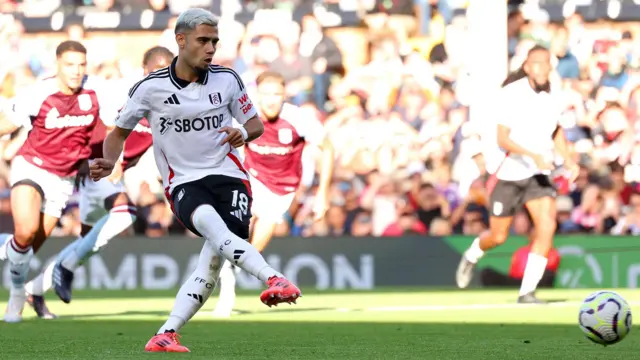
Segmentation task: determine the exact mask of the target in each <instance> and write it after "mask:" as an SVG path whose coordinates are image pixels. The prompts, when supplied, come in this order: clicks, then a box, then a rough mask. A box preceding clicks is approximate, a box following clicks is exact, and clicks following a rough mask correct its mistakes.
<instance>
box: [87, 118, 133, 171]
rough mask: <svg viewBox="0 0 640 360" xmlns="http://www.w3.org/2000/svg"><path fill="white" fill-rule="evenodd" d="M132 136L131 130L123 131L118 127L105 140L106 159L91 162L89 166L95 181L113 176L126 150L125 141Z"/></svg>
mask: <svg viewBox="0 0 640 360" xmlns="http://www.w3.org/2000/svg"><path fill="white" fill-rule="evenodd" d="M129 134H131V130H130V129H123V128H121V127H118V126H116V127H115V128H114V129H113V130H112V131H111V132H110V133H109V135H107V137H106V138H105V139H104V144H103V145H102V152H103V154H104V158H102V159H95V160H93V161H91V164H90V165H89V170H90V176H91V179H93V181H98V180H100V179H102V178H105V177H107V176H109V175H111V172H112V171H113V168H114V167H115V165H116V162H117V161H118V158H119V157H120V154H121V153H122V149H123V148H124V141H125V140H126V139H127V137H128V136H129Z"/></svg>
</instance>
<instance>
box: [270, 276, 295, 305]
mask: <svg viewBox="0 0 640 360" xmlns="http://www.w3.org/2000/svg"><path fill="white" fill-rule="evenodd" d="M267 286H268V287H269V288H268V289H267V290H265V291H263V292H262V294H261V295H260V300H261V301H262V302H263V303H264V304H265V305H268V306H269V307H271V306H273V305H275V306H278V304H280V303H285V302H286V303H289V304H291V303H294V304H295V303H296V300H297V299H298V298H299V297H302V293H300V289H298V287H297V286H295V285H293V283H291V282H290V281H289V280H287V279H285V278H281V277H277V276H272V277H270V278H269V279H268V280H267Z"/></svg>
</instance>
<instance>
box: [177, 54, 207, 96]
mask: <svg viewBox="0 0 640 360" xmlns="http://www.w3.org/2000/svg"><path fill="white" fill-rule="evenodd" d="M177 61H178V57H177V56H176V57H175V58H173V61H172V62H171V66H169V78H170V79H171V82H172V83H173V85H175V87H177V88H178V89H182V88H186V87H187V86H189V84H191V83H190V82H189V81H187V80H184V79H180V78H179V77H178V76H177V75H176V62H177ZM208 78H209V72H208V71H202V72H200V74H199V76H198V80H196V82H197V83H199V84H202V85H206V84H207V79H208Z"/></svg>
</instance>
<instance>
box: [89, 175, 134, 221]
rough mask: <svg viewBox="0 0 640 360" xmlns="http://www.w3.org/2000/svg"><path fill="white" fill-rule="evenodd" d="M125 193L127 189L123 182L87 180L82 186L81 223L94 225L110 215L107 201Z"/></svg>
mask: <svg viewBox="0 0 640 360" xmlns="http://www.w3.org/2000/svg"><path fill="white" fill-rule="evenodd" d="M123 192H125V189H124V185H123V184H122V182H118V183H112V182H111V181H109V179H107V178H103V179H100V180H98V181H93V180H91V179H88V178H87V179H85V181H84V185H82V184H81V185H80V201H79V207H80V222H82V223H83V224H85V225H94V224H95V223H96V222H98V220H100V219H101V218H102V217H103V216H105V215H107V213H108V211H107V209H105V200H106V199H107V198H108V197H109V196H111V195H115V194H119V193H123Z"/></svg>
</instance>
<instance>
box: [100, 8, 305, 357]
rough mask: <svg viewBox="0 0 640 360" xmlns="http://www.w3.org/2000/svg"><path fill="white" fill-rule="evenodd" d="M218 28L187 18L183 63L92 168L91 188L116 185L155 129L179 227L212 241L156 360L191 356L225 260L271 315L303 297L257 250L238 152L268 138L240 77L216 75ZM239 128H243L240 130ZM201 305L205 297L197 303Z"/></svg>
mask: <svg viewBox="0 0 640 360" xmlns="http://www.w3.org/2000/svg"><path fill="white" fill-rule="evenodd" d="M217 25H218V21H217V19H216V17H215V16H214V15H213V14H211V13H210V12H209V11H206V10H203V9H197V8H194V9H189V10H186V11H185V12H183V13H182V14H180V16H179V17H178V20H177V22H176V28H175V34H176V35H175V36H176V42H177V43H178V47H179V53H178V57H177V58H175V59H174V60H173V62H172V63H171V65H170V66H169V67H168V68H167V69H163V70H159V71H156V72H154V73H151V74H150V75H149V76H147V77H146V78H145V79H143V80H142V81H140V82H139V83H137V84H136V85H135V86H133V87H132V88H131V91H130V92H129V100H128V101H127V104H126V105H125V107H124V108H123V109H122V110H121V111H120V114H119V115H118V117H117V118H116V121H115V124H116V126H115V128H114V129H113V131H111V132H110V133H109V135H108V136H107V138H106V139H105V142H104V158H103V159H95V160H94V161H93V162H92V163H91V165H90V169H91V178H92V179H94V180H95V181H98V180H100V179H102V178H104V177H107V176H109V174H111V172H112V171H113V168H114V166H115V163H116V161H117V159H118V157H119V156H120V153H121V152H122V147H123V144H124V142H125V139H126V138H127V136H128V135H129V134H130V133H131V130H132V129H133V128H134V127H135V126H136V125H137V123H138V121H139V120H140V119H142V118H143V117H146V118H147V120H149V124H150V126H151V131H152V136H153V149H154V154H155V158H156V163H157V165H158V169H159V170H160V173H161V175H162V179H163V184H164V186H165V194H166V196H167V198H168V199H169V201H170V202H171V204H172V210H173V211H174V213H175V214H176V216H177V217H178V219H179V220H180V221H181V222H182V223H183V224H184V225H185V226H186V227H187V228H188V229H189V230H191V231H192V232H194V233H195V234H197V235H200V236H202V237H204V238H205V240H206V241H205V245H204V247H203V249H202V252H201V253H200V259H199V261H198V266H197V268H196V270H195V271H194V272H193V274H191V276H190V278H189V279H188V280H187V281H186V282H185V283H184V284H183V285H182V287H181V288H180V290H179V291H178V295H177V297H176V302H175V304H174V307H173V310H172V311H171V314H170V315H169V318H168V320H167V321H166V323H165V324H164V325H163V326H162V327H161V328H160V329H159V330H158V332H157V333H156V335H154V336H153V337H152V338H151V340H149V342H148V343H147V345H146V346H145V350H146V351H150V352H188V351H189V349H188V348H186V347H185V346H183V345H181V344H180V342H179V340H178V336H177V331H179V330H180V328H182V327H183V326H184V325H185V324H186V322H187V321H189V319H191V317H193V315H195V313H196V312H197V311H198V310H199V309H200V308H201V307H202V305H203V304H204V303H205V302H206V300H207V299H208V298H209V296H210V295H211V292H212V291H213V289H214V287H215V283H216V281H217V277H218V272H219V270H220V265H221V259H220V256H222V257H223V258H224V259H226V260H227V261H232V262H233V263H234V264H235V265H237V266H238V267H240V268H241V269H243V270H245V271H247V272H248V273H250V274H252V275H254V276H255V277H257V278H259V279H260V280H262V281H264V282H265V283H266V285H267V286H268V289H267V290H265V291H264V292H263V293H262V294H261V296H260V299H261V301H262V302H263V303H265V304H266V305H269V306H272V305H277V304H279V303H283V302H288V303H292V302H295V300H296V299H297V298H298V297H300V296H301V293H300V290H299V289H298V288H297V287H296V286H295V285H294V284H293V283H291V282H289V281H288V280H287V279H285V278H284V276H283V275H282V274H280V273H279V272H277V271H276V270H274V269H273V268H272V267H270V266H269V265H268V264H267V263H266V262H265V260H264V258H263V257H262V255H260V253H259V252H258V251H257V250H256V249H255V248H254V247H253V246H251V244H249V243H248V242H247V239H248V238H249V219H250V218H251V210H250V208H251V187H250V185H249V176H248V173H247V171H246V170H245V169H244V167H243V166H242V163H241V162H240V160H239V158H238V156H239V154H238V150H237V149H236V148H237V147H241V146H243V145H244V144H245V143H246V142H250V141H252V140H254V139H256V138H258V137H259V136H260V135H262V133H263V131H264V126H263V124H262V121H261V120H260V119H259V118H258V116H257V113H256V110H255V108H254V107H253V104H252V102H251V99H250V98H249V97H248V96H247V93H246V90H245V87H244V84H243V83H242V80H241V79H240V77H239V76H238V74H236V73H235V72H234V71H233V70H231V69H228V68H225V67H222V66H217V65H211V61H212V59H213V55H214V54H215V51H216V46H217V43H218V40H219V38H218V26H217ZM232 118H235V119H236V120H237V122H238V123H239V124H241V125H242V126H241V127H240V128H233V127H232ZM194 295H195V296H194Z"/></svg>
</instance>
